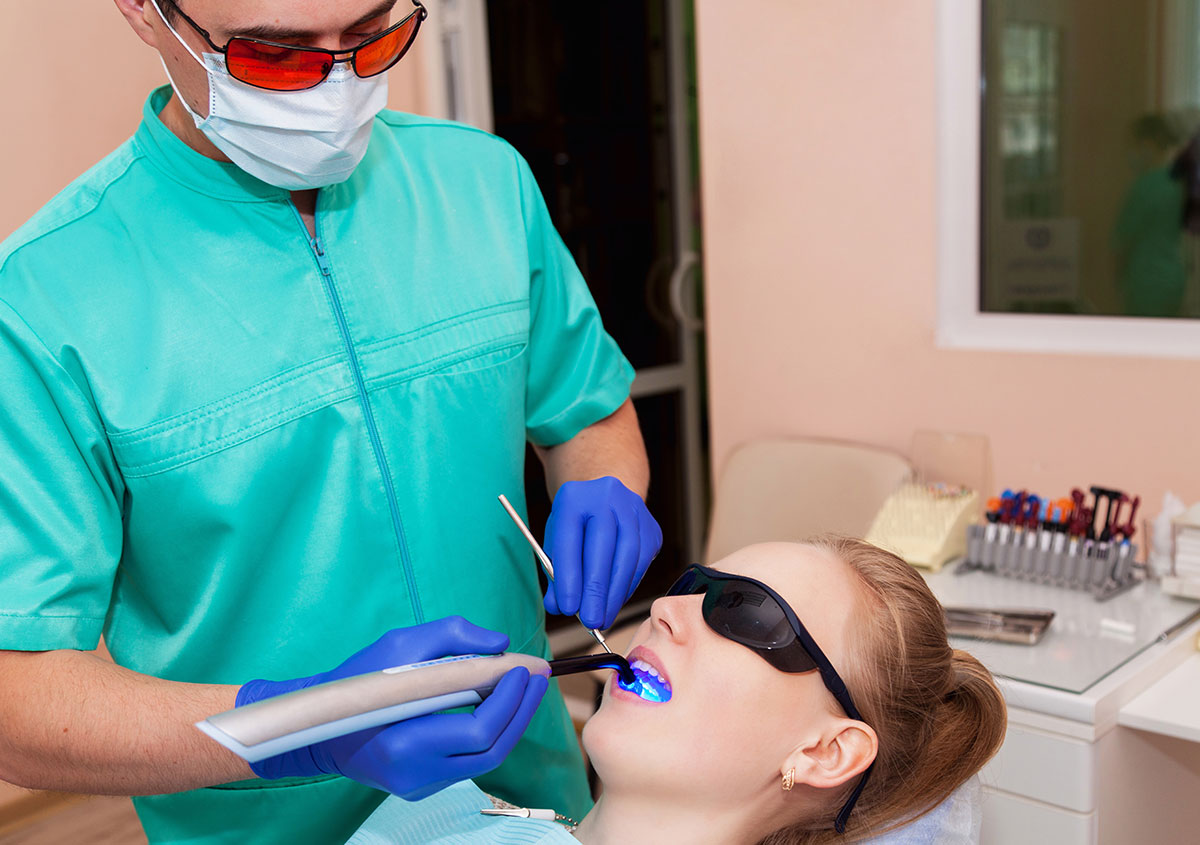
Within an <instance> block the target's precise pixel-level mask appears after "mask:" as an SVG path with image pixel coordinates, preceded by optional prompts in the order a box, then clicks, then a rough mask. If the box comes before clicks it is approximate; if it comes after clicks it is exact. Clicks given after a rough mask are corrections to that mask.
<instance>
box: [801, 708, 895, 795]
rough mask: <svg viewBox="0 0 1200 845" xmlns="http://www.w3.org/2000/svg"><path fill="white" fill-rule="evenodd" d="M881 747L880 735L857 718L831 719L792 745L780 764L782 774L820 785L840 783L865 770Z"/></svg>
mask: <svg viewBox="0 0 1200 845" xmlns="http://www.w3.org/2000/svg"><path fill="white" fill-rule="evenodd" d="M878 751H879V737H878V736H876V734H875V731H874V729H873V728H871V726H870V725H868V724H867V723H865V722H860V721H858V720H857V719H848V718H844V717H843V718H837V719H831V720H830V721H829V724H828V726H827V727H826V729H825V730H823V731H822V732H821V733H820V734H818V735H815V736H811V737H809V738H807V739H806V740H805V741H804V742H803V743H802V744H801V745H798V746H797V747H796V748H795V749H793V751H792V753H791V754H789V755H788V757H787V759H786V760H785V761H784V762H783V765H782V767H781V768H780V772H779V774H780V776H781V777H783V778H786V777H787V773H788V771H789V770H794V774H793V775H792V779H793V780H794V782H795V783H803V784H807V785H808V786H813V787H816V788H817V789H830V788H832V787H835V786H841V785H842V784H843V783H845V782H846V781H848V780H850V778H852V777H854V776H855V775H858V774H861V773H862V772H864V771H866V768H867V766H869V765H871V763H873V762H874V761H875V755H876V753H878Z"/></svg>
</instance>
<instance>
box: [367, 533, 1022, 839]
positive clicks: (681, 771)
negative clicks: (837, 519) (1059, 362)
mask: <svg viewBox="0 0 1200 845" xmlns="http://www.w3.org/2000/svg"><path fill="white" fill-rule="evenodd" d="M629 659H630V661H631V662H632V663H633V664H634V665H635V667H636V668H637V671H638V673H639V677H640V683H639V684H638V685H636V686H637V687H639V688H643V687H645V688H649V689H650V690H652V692H649V693H644V694H643V696H639V695H637V694H635V693H634V692H631V691H629V690H626V689H623V688H621V686H620V685H619V684H618V683H617V682H616V679H615V677H614V678H613V679H611V680H610V681H609V683H608V685H607V686H606V688H605V692H604V700H603V703H602V704H601V706H600V709H599V710H598V711H597V712H596V714H595V715H594V716H593V717H592V718H591V720H590V721H589V722H588V723H587V726H586V727H585V729H584V732H583V744H584V747H585V748H586V749H587V752H588V754H589V755H590V757H591V762H592V765H593V766H594V767H595V769H596V772H597V774H598V775H599V776H600V779H601V781H602V782H603V785H604V790H603V794H602V795H601V797H600V799H599V801H598V802H597V803H596V806H595V808H594V809H593V810H592V811H591V812H590V813H589V814H588V815H587V817H586V818H584V819H583V820H582V822H581V823H580V824H579V826H578V827H577V828H576V829H574V831H573V834H574V837H575V839H572V834H571V833H569V832H568V828H567V827H564V826H562V825H560V824H557V823H555V822H549V821H539V820H536V819H524V818H509V817H496V816H485V815H480V813H479V811H480V810H481V809H485V808H486V809H491V808H492V806H493V802H492V801H491V800H490V799H489V798H488V797H487V796H485V795H484V794H483V793H482V792H480V791H479V790H478V789H477V788H476V787H475V786H474V785H473V784H471V783H464V784H459V785H457V786H454V787H451V788H450V789H447V790H444V791H443V792H441V793H439V794H438V795H435V796H433V797H431V798H428V799H425V801H422V802H419V803H418V804H407V803H406V802H403V801H402V800H401V799H398V798H390V799H388V800H387V801H385V802H384V803H383V804H382V805H381V806H380V808H379V809H378V810H377V811H376V812H375V814H374V815H373V816H371V818H370V819H368V820H367V822H366V824H365V825H364V826H363V828H362V829H361V830H359V832H358V833H357V834H356V835H355V836H354V838H352V839H351V840H350V842H351V843H352V845H381V843H389V845H394V844H395V843H417V842H421V843H429V842H436V843H439V845H450V843H463V845H465V844H466V843H543V844H544V845H551V844H552V843H558V842H562V843H570V842H572V841H577V842H584V843H588V845H608V843H621V845H636V843H643V842H644V843H655V845H661V843H688V844H689V845H699V843H714V845H716V843H720V845H726V843H746V844H747V845H755V843H758V844H759V845H802V844H803V845H807V843H822V842H855V841H859V840H861V839H863V838H865V837H869V836H874V835H878V834H879V833H882V832H885V831H887V830H890V829H893V828H896V827H899V826H901V825H905V824H908V823H909V822H911V821H913V819H915V818H917V817H919V816H921V815H923V814H925V813H928V812H929V811H930V810H932V809H933V808H935V807H937V806H938V805H939V804H941V803H942V802H943V801H944V800H945V799H946V798H947V797H948V796H950V795H951V793H953V792H954V791H955V790H956V789H957V788H958V787H959V786H960V785H961V784H963V783H964V782H966V781H967V780H968V779H969V778H971V777H972V776H973V775H974V774H975V773H976V772H978V771H979V769H980V768H981V767H982V766H983V765H984V763H986V762H987V761H988V759H989V758H991V756H992V755H993V754H995V752H996V751H997V749H999V747H1000V743H1001V742H1002V740H1003V738H1004V728H1005V709H1004V702H1003V699H1002V698H1001V696H1000V693H999V692H998V691H997V689H996V687H995V685H994V684H993V683H992V679H991V676H990V675H989V674H988V672H987V670H986V669H984V668H983V666H982V665H980V664H979V662H978V661H977V660H975V659H974V658H973V657H971V656H970V655H968V654H966V653H964V652H961V651H955V650H953V649H952V648H951V647H950V645H949V644H948V643H947V641H946V631H945V626H944V624H943V621H942V611H941V607H940V606H939V605H938V603H937V600H936V599H935V598H934V597H933V595H932V593H930V591H929V588H928V587H926V585H925V582H924V580H922V578H921V576H920V575H918V574H917V573H916V572H915V571H913V570H912V568H911V567H909V566H908V565H907V564H905V563H904V562H903V561H901V560H900V559H899V558H896V557H895V556H893V555H891V554H889V553H887V552H884V551H881V550H880V549H877V548H876V547H874V546H871V545H869V544H867V543H864V542H861V541H857V540H847V539H843V538H818V539H816V540H814V541H812V542H811V543H806V544H788V543H769V544H763V545H757V546H750V547H748V548H745V549H742V550H741V551H739V552H736V553H734V554H732V555H730V556H729V557H727V558H725V559H724V560H722V561H720V562H719V563H718V564H717V566H716V568H715V569H709V568H706V567H699V566H694V567H691V568H689V569H688V570H687V571H686V572H685V573H684V575H683V576H682V577H681V578H680V579H679V581H677V582H676V584H675V586H674V587H672V588H671V590H670V591H669V592H668V594H667V595H666V596H665V597H663V598H661V599H658V600H657V601H656V602H655V603H654V605H653V607H652V608H651V611H650V619H649V620H647V621H646V622H645V623H644V624H643V625H642V627H641V628H640V629H639V630H638V633H637V634H636V636H635V637H634V639H633V648H632V650H631V651H630V653H629ZM834 667H840V670H838V669H835V668H834ZM647 698H650V699H653V698H663V699H665V700H664V701H662V702H655V701H651V700H647ZM414 810H418V812H414Z"/></svg>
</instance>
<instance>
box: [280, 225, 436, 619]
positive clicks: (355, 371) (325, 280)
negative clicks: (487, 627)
mask: <svg viewBox="0 0 1200 845" xmlns="http://www.w3.org/2000/svg"><path fill="white" fill-rule="evenodd" d="M291 206H292V210H293V211H295V212H296V219H297V220H299V221H300V228H301V229H302V230H303V231H304V237H305V239H306V240H307V241H308V245H309V248H310V249H312V254H313V258H315V259H316V262H317V269H318V270H320V271H321V283H322V284H324V285H325V293H326V295H327V296H328V297H329V303H330V307H331V308H332V309H333V316H334V318H335V319H336V320H337V326H338V332H339V333H340V334H341V336H342V344H343V345H344V346H345V347H346V357H347V358H349V360H350V372H351V374H352V375H353V376H354V387H355V390H356V391H357V393H358V402H359V405H360V406H362V412H363V419H364V420H365V421H366V424H367V438H368V439H369V440H370V441H371V451H372V452H374V453H375V463H376V465H377V466H378V467H379V474H380V475H381V476H382V477H383V488H384V492H385V493H386V495H387V503H388V510H390V511H391V514H392V529H393V530H394V531H395V534H396V543H397V544H398V545H399V547H400V565H401V567H402V568H403V569H404V580H405V581H406V582H407V584H408V595H409V600H410V601H411V602H412V611H413V619H414V621H415V623H416V624H417V625H420V624H422V623H423V622H424V621H425V614H424V612H423V611H422V610H421V601H420V599H419V598H418V597H417V579H416V576H415V575H414V574H413V568H412V560H411V559H410V558H409V555H408V543H407V542H406V541H405V539H404V526H403V525H402V524H401V523H400V506H399V505H398V504H397V503H396V490H395V488H394V487H393V486H392V474H391V472H390V471H389V470H388V465H387V460H386V459H385V458H384V454H383V441H382V440H380V438H379V427H378V426H377V425H376V424H375V412H374V411H372V410H371V402H370V400H369V398H368V397H367V384H366V382H365V381H364V380H363V375H362V367H361V366H360V364H359V361H358V352H357V351H355V349H354V342H353V341H352V340H351V338H350V327H349V326H348V325H347V323H346V312H345V311H344V310H343V308H342V299H341V297H340V296H339V295H338V292H337V288H336V287H335V286H334V284H333V268H332V267H331V266H330V265H329V258H328V257H327V256H326V255H325V248H324V247H323V246H321V237H320V231H321V227H320V224H319V223H318V224H316V226H315V228H316V230H317V235H316V236H315V237H311V238H310V237H308V227H307V226H305V225H304V218H303V217H301V216H300V209H298V208H296V205H295V203H291Z"/></svg>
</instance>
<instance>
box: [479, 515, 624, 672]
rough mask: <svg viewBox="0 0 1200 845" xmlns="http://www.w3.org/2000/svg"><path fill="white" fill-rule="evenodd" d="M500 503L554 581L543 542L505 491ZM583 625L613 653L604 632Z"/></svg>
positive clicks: (581, 622) (602, 645)
mask: <svg viewBox="0 0 1200 845" xmlns="http://www.w3.org/2000/svg"><path fill="white" fill-rule="evenodd" d="M500 504H502V505H503V506H504V509H505V510H506V511H508V515H509V516H511V517H512V521H513V522H515V523H516V524H517V528H520V529H521V533H522V534H524V535H525V539H526V540H528V541H529V545H531V546H533V553H534V554H535V555H537V559H538V560H539V561H541V564H542V569H544V570H546V577H547V578H549V579H550V582H551V583H553V582H554V564H553V563H551V562H550V558H549V557H547V555H546V552H545V551H543V550H542V547H541V544H540V543H538V541H537V540H535V539H534V538H533V534H532V532H530V530H529V526H528V525H526V524H525V520H523V519H521V515H520V514H519V513H517V511H516V509H515V508H513V506H512V504H511V503H510V502H509V501H508V499H507V498H506V497H505V495H504V494H503V493H501V494H500ZM575 618H576V619H579V614H578V613H576V614H575ZM579 624H580V625H583V620H582V619H579ZM583 627H584V628H587V631H588V633H589V634H591V635H592V636H593V637H595V639H596V642H598V643H600V647H601V648H603V649H604V650H605V651H607V652H608V653H609V654H612V653H613V651H612V649H611V648H609V647H608V643H606V642H605V641H604V635H603V634H601V633H600V632H599V631H597V630H596V629H595V628H588V626H587V625H583Z"/></svg>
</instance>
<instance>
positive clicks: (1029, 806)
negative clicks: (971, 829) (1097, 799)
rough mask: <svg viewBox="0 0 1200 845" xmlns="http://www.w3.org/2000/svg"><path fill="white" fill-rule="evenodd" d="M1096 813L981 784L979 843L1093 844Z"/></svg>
mask: <svg viewBox="0 0 1200 845" xmlns="http://www.w3.org/2000/svg"><path fill="white" fill-rule="evenodd" d="M1096 831H1097V826H1096V814H1095V813H1075V812H1072V811H1070V810H1064V809H1062V808H1060V807H1051V806H1049V805H1047V804H1041V803H1039V802H1037V801H1029V800H1027V799H1025V798H1021V797H1019V796H1016V795H1009V794H1008V793H1007V792H996V791H994V790H992V789H989V788H987V787H984V790H983V827H982V830H981V832H980V837H979V842H980V845H1013V843H1015V842H1021V843H1026V845H1037V843H1043V842H1044V843H1054V845H1095V843H1096Z"/></svg>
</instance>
